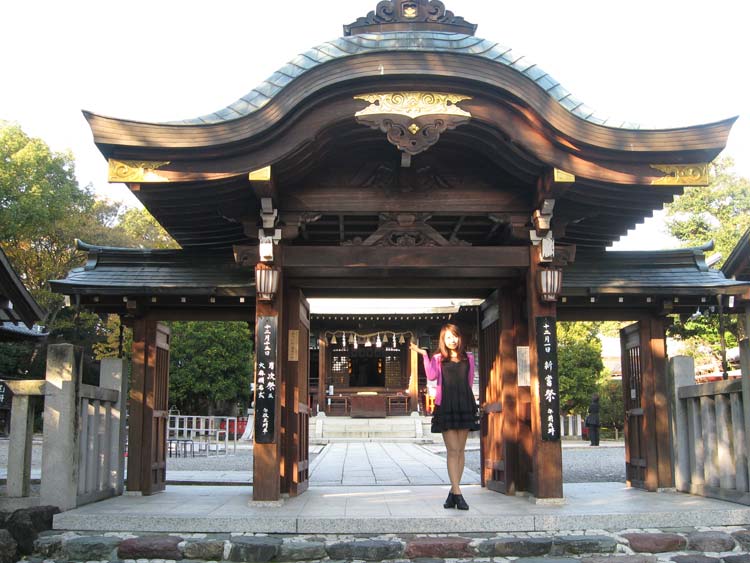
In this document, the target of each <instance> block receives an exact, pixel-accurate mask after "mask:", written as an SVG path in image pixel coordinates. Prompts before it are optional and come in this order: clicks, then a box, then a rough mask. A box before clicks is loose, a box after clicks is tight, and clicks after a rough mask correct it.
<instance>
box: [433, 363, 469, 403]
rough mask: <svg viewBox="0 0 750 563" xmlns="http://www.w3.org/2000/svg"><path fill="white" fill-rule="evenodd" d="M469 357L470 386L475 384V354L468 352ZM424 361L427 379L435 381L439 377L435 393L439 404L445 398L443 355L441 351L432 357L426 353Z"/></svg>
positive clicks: (436, 401)
mask: <svg viewBox="0 0 750 563" xmlns="http://www.w3.org/2000/svg"><path fill="white" fill-rule="evenodd" d="M466 357H467V358H468V359H469V388H471V387H472V386H473V385H474V372H475V371H476V369H475V367H474V354H472V353H471V352H466ZM422 361H423V362H424V372H425V374H426V375H427V379H429V380H430V381H435V380H436V379H437V392H436V393H435V404H436V405H439V404H440V403H441V401H442V399H443V356H442V354H440V353H439V352H438V353H437V354H435V355H434V356H432V358H430V357H429V356H427V355H426V354H424V355H423V356H422Z"/></svg>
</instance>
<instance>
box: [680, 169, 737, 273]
mask: <svg viewBox="0 0 750 563" xmlns="http://www.w3.org/2000/svg"><path fill="white" fill-rule="evenodd" d="M733 166H734V162H733V161H732V159H730V158H724V159H719V160H717V161H716V162H715V163H714V164H713V165H712V166H711V172H710V174H711V184H710V185H709V186H707V187H696V188H687V189H686V190H685V193H684V194H683V195H682V196H680V197H678V198H677V199H676V200H675V201H674V202H673V203H671V204H669V205H668V206H667V221H666V223H667V228H668V230H669V233H670V234H671V235H672V236H673V237H675V238H677V239H679V240H680V241H682V243H683V244H684V246H701V245H702V244H705V243H706V242H708V241H709V240H713V241H714V242H715V245H716V251H717V252H720V253H721V255H722V260H725V259H726V258H727V257H728V256H729V254H730V253H731V252H732V249H733V248H734V247H735V245H736V244H737V241H738V240H739V239H740V237H741V236H742V235H743V234H744V233H745V231H747V229H748V228H750V180H749V179H748V178H743V177H741V176H738V175H737V174H736V173H735V172H734V170H733V169H732V167H733ZM719 263H721V262H719Z"/></svg>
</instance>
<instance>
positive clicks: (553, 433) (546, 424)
mask: <svg viewBox="0 0 750 563" xmlns="http://www.w3.org/2000/svg"><path fill="white" fill-rule="evenodd" d="M536 346H537V357H538V365H537V369H538V373H539V414H540V416H541V421H540V422H541V429H542V440H545V441H554V440H559V439H560V393H559V391H558V381H557V330H556V325H555V318H554V317H537V318H536Z"/></svg>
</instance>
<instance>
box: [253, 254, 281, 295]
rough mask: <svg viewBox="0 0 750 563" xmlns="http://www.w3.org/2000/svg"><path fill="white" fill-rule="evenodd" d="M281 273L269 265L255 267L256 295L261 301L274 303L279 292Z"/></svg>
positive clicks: (261, 264)
mask: <svg viewBox="0 0 750 563" xmlns="http://www.w3.org/2000/svg"><path fill="white" fill-rule="evenodd" d="M279 278H280V271H279V269H278V268H275V267H273V266H270V265H268V264H263V263H259V264H257V265H256V266H255V293H256V295H257V296H258V300H260V301H273V299H274V297H275V296H276V293H277V292H278V291H279Z"/></svg>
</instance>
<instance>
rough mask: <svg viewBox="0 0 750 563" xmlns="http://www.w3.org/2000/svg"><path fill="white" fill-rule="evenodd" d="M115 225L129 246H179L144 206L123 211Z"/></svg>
mask: <svg viewBox="0 0 750 563" xmlns="http://www.w3.org/2000/svg"><path fill="white" fill-rule="evenodd" d="M117 227H118V228H119V229H120V230H122V232H123V234H124V235H125V236H126V237H127V239H128V240H129V242H130V244H129V246H138V247H143V248H179V245H178V244H177V243H176V242H175V240H174V239H173V238H172V237H171V236H169V233H167V231H165V230H164V228H163V227H162V226H161V225H160V224H159V223H158V222H157V221H156V219H154V217H153V216H152V215H151V214H150V213H149V212H148V211H146V209H144V208H131V209H128V210H127V211H125V212H124V213H123V214H122V215H121V216H120V218H119V220H118V222H117Z"/></svg>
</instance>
